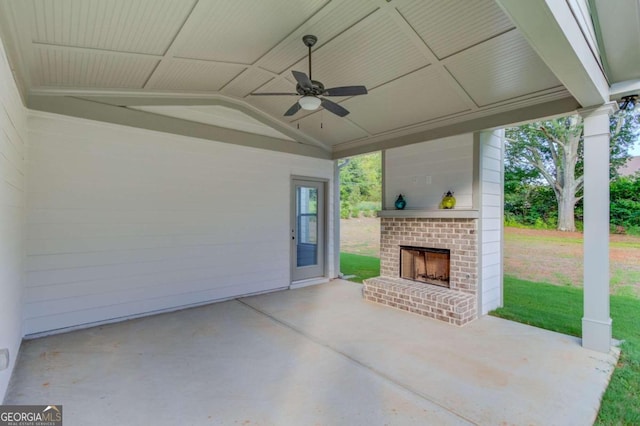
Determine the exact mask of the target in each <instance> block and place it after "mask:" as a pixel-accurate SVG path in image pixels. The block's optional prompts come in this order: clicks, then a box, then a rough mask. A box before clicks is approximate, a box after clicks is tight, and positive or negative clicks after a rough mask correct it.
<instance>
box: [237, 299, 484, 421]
mask: <svg viewBox="0 0 640 426" xmlns="http://www.w3.org/2000/svg"><path fill="white" fill-rule="evenodd" d="M235 300H236V301H238V302H239V303H241V304H243V305H245V306H246V307H248V308H250V309H252V310H253V311H255V312H257V313H258V314H261V315H263V316H265V317H266V318H268V319H269V320H271V321H273V322H275V323H277V324H278V325H280V326H282V327H285V328H287V329H289V330H291V331H293V332H295V333H296V334H298V335H300V336H302V337H303V338H305V339H307V340H309V341H311V342H313V343H314V344H317V345H320V346H322V347H324V348H326V349H328V350H330V351H332V352H333V353H335V354H338V355H339V356H341V357H343V358H345V359H347V360H349V361H350V362H352V363H354V364H356V365H357V366H358V367H360V368H364V369H365V370H367V371H370V372H371V373H373V374H375V375H376V376H378V377H379V378H381V379H383V380H385V381H387V382H388V383H390V384H392V385H394V386H397V387H399V388H401V389H403V390H404V391H406V392H409V393H411V394H413V395H415V396H417V397H418V398H421V399H423V400H425V401H427V402H429V403H430V404H433V405H436V406H438V407H440V408H441V409H443V410H445V411H447V412H448V413H450V414H451V415H453V416H455V417H457V418H459V419H460V420H463V421H465V422H468V423H469V424H472V425H478V423H477V422H475V421H473V420H471V419H469V418H467V417H465V416H463V415H461V414H459V413H457V412H456V411H454V410H453V409H452V408H451V407H448V406H446V405H444V404H442V403H441V402H439V401H437V400H436V399H433V398H432V397H431V396H429V395H425V394H424V393H422V392H420V391H418V390H416V389H414V388H412V387H411V386H408V385H406V384H404V383H402V382H400V381H398V380H395V379H394V378H392V377H390V376H389V375H387V374H385V373H383V372H382V371H380V370H377V369H376V368H374V367H372V366H370V365H368V364H365V363H363V362H362V361H360V360H358V359H357V358H354V357H352V356H351V355H349V354H347V353H345V352H343V351H341V350H339V349H337V348H335V347H333V346H332V345H330V344H329V343H327V342H325V341H322V340H320V339H318V338H317V337H314V336H312V335H310V334H307V333H305V332H304V331H303V330H301V329H299V328H298V327H296V326H294V325H293V324H290V323H288V322H286V321H284V320H281V319H279V318H277V317H275V316H273V315H270V314H269V313H267V312H264V311H262V310H260V309H258V308H256V307H255V306H252V305H251V304H249V303H248V302H246V301H245V300H241V299H235Z"/></svg>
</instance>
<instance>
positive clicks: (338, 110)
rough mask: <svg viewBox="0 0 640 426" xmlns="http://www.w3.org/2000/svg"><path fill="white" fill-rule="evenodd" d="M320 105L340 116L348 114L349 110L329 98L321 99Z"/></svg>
mask: <svg viewBox="0 0 640 426" xmlns="http://www.w3.org/2000/svg"><path fill="white" fill-rule="evenodd" d="M322 106H323V107H324V109H326V110H327V111H330V112H332V113H334V114H335V115H337V116H340V117H344V116H345V115H347V114H349V111H347V110H346V109H344V108H343V107H341V106H340V105H338V104H337V103H335V102H333V101H330V100H329V99H322Z"/></svg>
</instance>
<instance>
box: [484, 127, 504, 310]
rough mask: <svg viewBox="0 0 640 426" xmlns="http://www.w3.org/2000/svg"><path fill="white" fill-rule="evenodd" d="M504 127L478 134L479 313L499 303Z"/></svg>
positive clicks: (500, 286)
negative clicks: (479, 204)
mask: <svg viewBox="0 0 640 426" xmlns="http://www.w3.org/2000/svg"><path fill="white" fill-rule="evenodd" d="M503 136H504V130H495V131H493V132H482V133H480V188H481V189H480V191H481V198H480V199H481V209H480V211H481V218H482V230H481V232H482V238H481V241H482V246H481V252H482V274H481V276H482V286H481V288H482V314H483V315H485V314H487V313H488V312H489V311H491V310H493V309H495V308H497V307H499V306H502V223H503V218H502V211H503V189H502V188H503V186H502V185H503V182H502V173H503V172H502V170H503V167H502V163H503V153H502V152H503V148H502V139H503Z"/></svg>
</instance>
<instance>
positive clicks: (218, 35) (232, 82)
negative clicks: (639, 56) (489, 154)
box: [0, 0, 570, 152]
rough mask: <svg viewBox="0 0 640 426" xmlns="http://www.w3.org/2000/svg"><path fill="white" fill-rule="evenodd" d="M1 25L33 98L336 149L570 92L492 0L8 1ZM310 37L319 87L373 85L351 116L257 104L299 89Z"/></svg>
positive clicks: (285, 99)
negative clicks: (139, 111)
mask: <svg viewBox="0 0 640 426" xmlns="http://www.w3.org/2000/svg"><path fill="white" fill-rule="evenodd" d="M0 24H2V28H1V29H2V34H3V36H6V35H7V34H8V37H6V40H5V43H7V42H8V43H10V44H11V48H10V49H7V50H8V52H9V54H10V59H11V62H12V65H14V69H15V70H16V73H17V74H18V76H19V77H20V80H21V81H22V86H23V88H24V89H25V90H26V91H27V92H28V93H27V94H28V95H29V96H26V98H28V99H32V98H34V97H36V98H37V97H38V96H40V97H42V96H45V95H46V96H47V97H48V98H47V99H48V105H53V104H52V102H49V100H51V99H53V98H55V97H59V98H61V99H62V98H63V97H65V96H68V95H72V96H73V98H74V99H86V100H91V101H92V102H96V101H97V102H102V101H103V100H105V99H107V98H109V99H112V98H113V99H115V100H113V101H109V100H108V99H107V100H106V101H104V103H105V104H109V105H118V106H127V107H140V108H144V110H145V111H146V112H148V113H154V114H164V115H171V114H173V115H171V116H172V117H176V118H182V119H185V120H189V121H197V122H199V123H205V124H211V125H213V126H217V127H229V128H237V127H238V126H239V125H238V123H244V124H242V125H244V126H246V131H248V132H252V133H259V134H263V135H267V136H270V137H271V138H276V139H282V140H283V141H287V143H290V144H291V140H290V139H291V138H293V139H295V141H296V142H300V143H302V144H306V145H314V146H320V147H321V148H322V149H324V150H325V151H329V152H331V151H333V152H338V151H343V150H347V149H349V147H351V146H362V145H363V144H367V143H369V142H377V141H380V140H382V139H384V138H387V137H388V138H391V137H393V136H394V135H398V134H403V135H406V134H409V133H411V132H414V131H416V132H417V131H421V130H423V129H428V128H429V129H431V128H434V127H437V126H438V125H440V124H439V123H446V124H447V125H452V124H456V123H462V122H464V121H466V120H472V119H474V118H478V117H484V116H487V115H488V114H492V113H494V112H495V111H496V110H498V109H500V111H506V110H508V109H509V108H510V107H513V108H523V107H527V106H533V105H537V104H541V103H543V102H549V101H550V100H554V99H564V98H568V97H569V96H570V95H569V94H568V92H567V91H566V89H565V88H564V87H563V86H562V84H561V83H560V82H559V81H558V80H557V79H556V78H555V76H554V75H553V74H552V73H551V71H550V70H549V69H548V68H547V66H546V65H545V64H544V63H543V62H542V60H541V59H540V58H539V57H538V56H537V54H536V53H535V51H534V50H533V49H532V48H531V47H529V45H528V44H527V42H526V41H525V39H524V37H523V36H522V34H521V33H520V32H519V31H518V29H517V28H515V26H514V25H513V23H512V22H511V21H510V20H509V18H508V17H507V16H506V15H505V14H504V13H503V12H502V10H501V9H500V8H499V7H498V6H497V5H496V3H495V2H494V0H349V1H346V0H305V1H300V0H260V1H256V0H135V1H131V0H21V1H8V0H0ZM305 34H314V35H316V36H317V37H318V43H317V44H316V45H315V46H314V53H313V79H314V80H319V81H321V82H322V83H323V84H324V85H325V87H334V86H348V85H365V86H366V87H367V88H368V90H369V94H368V95H363V96H356V97H352V98H348V97H344V98H342V97H334V98H332V100H333V101H335V102H338V103H340V104H341V105H342V106H343V107H345V108H347V109H348V110H350V111H351V114H350V115H347V116H346V117H344V118H339V117H337V116H335V115H333V114H331V113H330V112H329V111H326V110H324V109H321V110H319V111H315V112H308V111H299V112H298V113H296V115H294V116H292V117H284V116H283V114H284V112H285V111H286V110H287V109H289V107H291V105H293V104H294V103H295V102H296V101H297V97H296V96H272V97H264V96H253V95H251V93H254V92H270V91H276V92H288V93H291V92H295V80H294V79H293V78H292V76H291V70H298V71H303V72H305V73H306V72H308V62H307V61H308V58H307V47H306V46H304V44H303V43H302V36H303V35H305ZM193 99H197V100H198V102H197V103H198V105H202V104H203V103H206V102H208V101H210V103H211V105H215V106H211V107H209V108H208V109H207V107H206V106H203V107H197V108H196V107H194V106H193V105H194V104H193V102H192V100H193ZM154 105H156V106H158V105H164V106H166V107H165V108H164V109H161V108H155V107H153V108H150V107H151V106H154ZM171 106H173V107H180V108H173V107H171ZM235 107H237V111H242V112H238V115H236V116H233V114H231V113H229V111H228V110H225V109H224V108H227V109H228V108H235ZM51 108H53V107H51ZM247 114H248V115H247ZM249 116H252V117H253V118H252V119H251V120H253V119H256V120H254V121H255V122H253V121H251V120H248V119H247V117H249ZM221 117H224V118H221ZM256 123H259V125H258V124H256ZM264 123H269V125H270V126H271V127H272V128H273V129H275V130H273V131H269V132H265V131H264V126H265V124H264ZM242 125H241V126H240V127H242ZM234 126H235V127H234ZM250 129H252V130H250ZM256 129H258V130H260V129H261V130H260V132H262V133H260V132H258V131H257V130H256ZM285 135H286V136H285Z"/></svg>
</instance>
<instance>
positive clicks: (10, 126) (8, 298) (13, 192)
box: [0, 42, 27, 403]
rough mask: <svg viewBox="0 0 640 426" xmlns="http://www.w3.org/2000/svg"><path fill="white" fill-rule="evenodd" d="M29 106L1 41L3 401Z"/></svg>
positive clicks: (20, 243)
mask: <svg viewBox="0 0 640 426" xmlns="http://www.w3.org/2000/svg"><path fill="white" fill-rule="evenodd" d="M26 128H27V126H26V110H25V108H24V107H23V105H22V101H21V99H20V96H19V94H18V90H17V88H16V85H15V82H14V80H13V76H12V74H11V69H10V68H9V64H8V62H7V58H6V56H5V51H4V47H3V46H2V43H1V42H0V349H5V348H6V349H9V357H10V365H9V368H8V369H5V370H3V371H0V403H2V401H3V400H4V396H5V393H6V390H7V385H8V383H9V379H10V377H11V372H12V371H13V367H14V363H15V360H16V357H17V355H18V349H19V347H20V341H21V340H22V277H23V257H24V256H23V254H24V232H23V229H24V226H23V225H24V211H25V208H24V198H25V192H24V187H25V162H24V157H25V152H26V142H27V141H26V138H27V132H26Z"/></svg>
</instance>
